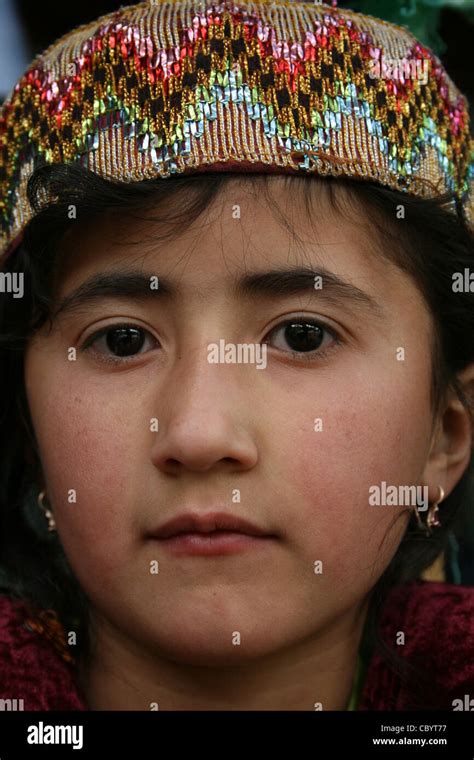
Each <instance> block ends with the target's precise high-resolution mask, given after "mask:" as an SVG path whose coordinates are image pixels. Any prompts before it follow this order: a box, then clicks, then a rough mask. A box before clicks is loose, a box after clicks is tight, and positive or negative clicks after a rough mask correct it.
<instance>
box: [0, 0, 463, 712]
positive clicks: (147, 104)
mask: <svg viewBox="0 0 474 760" xmlns="http://www.w3.org/2000/svg"><path fill="white" fill-rule="evenodd" d="M381 56H387V57H388V56H390V57H392V58H393V57H394V56H398V58H399V59H407V60H410V61H416V60H421V59H423V60H424V61H427V62H428V64H429V65H428V69H429V79H428V82H427V84H422V83H421V82H420V81H418V80H417V79H416V78H412V79H410V78H408V77H405V75H403V74H400V78H399V79H393V78H387V77H384V76H383V71H384V69H383V67H379V73H378V75H376V76H374V75H373V74H374V71H373V66H372V63H373V61H374V60H380V58H381ZM425 68H426V67H424V68H423V70H425ZM404 70H405V69H404V68H403V67H402V66H399V67H398V68H397V69H396V71H398V72H401V71H404ZM411 70H412V71H413V72H416V71H418V70H421V67H419V66H416V65H413V66H412V67H411ZM1 119H2V120H1V128H0V140H1V147H2V151H1V156H2V164H1V172H2V173H1V175H0V179H1V180H2V210H3V217H2V219H3V237H2V252H3V274H4V279H3V282H4V283H5V292H4V294H2V299H1V308H2V312H1V322H2V330H1V334H2V362H3V372H2V383H3V385H4V388H3V393H2V394H1V398H2V399H3V401H2V427H1V431H2V432H1V436H2V438H1V440H2V456H1V468H2V473H1V475H2V477H1V478H0V482H1V496H0V505H1V520H2V524H1V528H2V529H1V555H0V559H1V568H2V589H3V596H2V597H1V602H0V621H1V622H0V697H1V698H2V699H4V700H14V699H21V700H23V702H24V708H25V709H27V710H36V709H49V710H55V709H74V710H127V709H132V710H156V709H162V710H189V709H193V710H226V709H231V710H321V709H322V710H346V709H365V710H378V709H394V710H402V709H449V710H452V709H460V708H459V704H460V702H461V703H462V704H464V703H463V702H462V700H463V699H464V696H465V695H466V694H469V693H471V694H472V693H473V692H472V689H473V688H474V666H473V665H472V664H471V663H472V643H471V642H472V633H473V627H474V623H473V616H472V612H473V609H474V592H473V591H472V589H471V588H470V587H468V586H463V585H461V584H459V583H456V582H455V581H456V577H455V576H454V574H453V573H454V571H453V570H452V569H450V566H449V560H450V557H451V554H450V550H449V547H450V543H449V542H450V540H451V537H452V531H453V528H455V525H456V519H457V515H458V514H459V513H460V511H461V510H463V509H464V510H465V509H466V508H469V507H470V506H471V503H472V494H470V492H469V488H468V486H469V480H468V478H469V472H470V459H471V451H472V390H473V385H474V349H473V345H474V343H473V340H472V337H473V319H474V317H473V314H474V311H473V303H472V299H473V295H472V288H471V287H470V284H469V283H470V274H469V273H470V271H471V269H472V266H473V258H472V208H471V201H472V193H471V188H472V177H473V172H472V164H471V163H470V148H471V143H470V138H469V123H468V113H467V104H466V101H465V99H464V98H463V97H462V95H461V94H460V93H459V92H458V91H457V90H456V88H455V86H454V84H453V83H452V82H451V80H450V79H449V77H448V75H447V74H446V72H444V71H443V69H442V67H441V64H440V63H439V61H437V59H435V58H434V57H433V56H432V55H431V54H430V53H429V51H427V50H425V49H424V48H423V47H422V46H421V45H419V44H418V43H417V42H416V40H414V39H413V38H412V37H411V35H410V34H409V33H408V32H407V31H406V30H403V29H400V28H398V27H394V26H391V25H389V24H386V23H384V22H381V21H378V20H376V19H373V18H368V17H364V16H362V15H359V14H356V13H352V12H350V11H344V12H342V11H338V9H336V8H333V7H329V6H323V5H321V4H312V3H303V2H301V3H300V2H276V3H268V2H242V3H239V4H238V5H234V4H232V3H222V4H219V5H212V4H210V3H200V4H196V3H195V2H194V0H185V1H184V2H177V0H171V1H170V2H163V3H148V2H144V3H141V4H139V5H136V6H131V7H127V8H122V9H120V10H119V11H117V12H116V13H114V14H111V15H110V16H107V17H102V18H101V19H99V20H98V21H97V22H94V23H92V24H89V25H86V26H83V27H80V28H78V29H76V30H73V31H72V32H71V33H70V34H68V35H67V36H66V37H64V38H63V39H62V40H60V41H59V42H57V43H55V44H54V45H53V46H52V47H51V48H49V49H48V51H46V53H45V54H44V55H43V56H41V57H40V58H39V59H37V60H36V61H34V62H33V64H32V65H31V67H30V69H29V70H28V72H27V73H26V74H25V76H24V77H23V78H22V80H21V81H20V82H19V84H18V85H17V87H16V88H15V90H14V92H13V93H12V96H11V98H10V99H9V100H7V102H6V103H5V104H4V107H3V110H2V116H1ZM460 273H462V277H461V280H460V279H459V275H460ZM455 281H456V283H457V284H458V286H457V287H453V284H454V282H455ZM461 281H462V283H464V285H463V287H459V283H460V282H461ZM21 282H22V283H23V286H24V293H23V297H18V295H19V289H18V288H17V290H16V292H13V283H17V285H18V284H19V283H21ZM15 296H16V297H15ZM216 347H218V348H219V350H218V351H217V352H216ZM257 348H258V349H259V351H258V352H257V351H256V350H255V349H257ZM251 349H254V350H253V351H252V350H251ZM260 354H262V355H263V357H264V359H265V361H264V362H261V363H259V365H258V366H257V362H256V361H255V357H256V356H257V355H260ZM216 355H217V357H218V359H217V360H215V357H216ZM211 356H212V357H213V358H211ZM244 356H245V357H246V359H245V360H244V359H242V357H244ZM239 357H240V358H239ZM252 357H253V359H252ZM260 369H261V370H263V371H259V370H260ZM433 563H436V564H435V568H439V566H441V571H440V570H439V569H438V570H437V571H436V573H437V574H435V577H436V578H437V580H434V581H433V580H431V581H429V580H426V578H427V577H428V576H427V572H429V573H431V576H430V577H433V576H432V574H433ZM457 580H459V578H458V579H457Z"/></svg>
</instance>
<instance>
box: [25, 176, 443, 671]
mask: <svg viewBox="0 0 474 760" xmlns="http://www.w3.org/2000/svg"><path fill="white" fill-rule="evenodd" d="M305 187H307V186H306V185H305ZM271 189H272V194H273V198H274V199H275V201H276V202H277V204H278V207H279V208H280V207H282V211H283V213H285V214H290V216H291V220H292V222H293V223H294V225H295V229H296V230H297V231H298V234H299V236H300V240H299V242H298V243H297V242H295V240H294V239H293V237H292V235H291V233H290V231H288V230H287V229H286V228H285V227H283V226H281V224H280V223H279V221H278V213H277V214H276V215H275V212H274V210H272V208H271V207H270V206H269V205H268V204H267V203H266V202H264V201H263V200H261V196H260V199H259V195H258V193H257V194H253V193H252V192H251V186H250V185H249V184H247V183H246V182H245V181H237V180H233V181H232V182H231V183H230V184H229V185H227V186H226V188H225V189H224V191H223V192H222V193H221V194H220V195H219V196H218V198H217V200H215V201H214V203H213V205H212V207H211V209H210V212H209V213H208V214H206V215H205V218H203V217H201V218H200V219H199V220H198V221H197V222H195V223H193V224H191V225H190V226H189V227H188V228H186V229H183V231H182V234H180V236H179V237H177V238H175V239H173V240H171V241H170V240H168V241H165V242H160V241H157V240H156V239H155V240H154V238H153V229H154V226H153V225H154V224H155V223H145V222H143V221H141V222H138V221H137V220H134V221H131V220H130V219H126V218H124V217H123V216H122V217H121V216H118V215H117V216H113V215H105V216H103V217H101V218H100V220H99V221H98V222H95V223H94V224H93V225H90V226H88V227H86V226H84V225H83V226H82V227H80V228H79V229H78V231H79V230H80V231H79V234H77V231H72V232H71V233H70V234H69V235H68V236H67V237H66V238H65V241H64V244H63V250H62V264H61V269H60V271H59V272H58V277H57V287H56V292H55V305H56V306H58V305H59V303H60V302H62V301H63V300H64V299H65V302H64V308H63V309H62V310H61V311H60V313H59V314H58V316H57V318H56V320H55V322H54V328H53V330H52V331H50V332H48V331H47V330H46V329H44V330H42V331H41V332H40V333H38V334H37V335H36V336H35V337H34V339H32V341H31V342H30V345H29V347H28V350H27V355H26V362H25V379H26V387H27V396H28V401H29V405H30V410H31V415H32V420H33V425H34V428H35V432H36V436H37V440H38V445H39V451H40V455H41V461H42V465H43V471H44V477H45V486H46V489H47V494H48V499H49V501H50V503H51V505H52V508H53V511H54V513H55V518H56V525H57V530H58V533H59V536H60V540H61V542H62V544H63V546H64V549H65V552H66V554H67V556H68V559H69V562H70V564H71V566H72V568H73V570H74V572H75V574H76V576H77V578H78V580H79V582H80V584H81V585H82V587H83V589H84V590H85V592H86V594H87V595H88V597H89V598H90V600H91V603H92V607H93V612H94V615H95V619H96V621H98V620H100V621H102V624H103V625H106V626H107V628H108V629H109V630H114V631H115V632H116V633H117V634H118V635H120V636H121V637H125V638H126V639H127V640H129V641H131V642H133V643H134V644H137V645H140V647H142V648H143V647H146V648H147V651H149V652H154V653H155V654H162V655H164V656H166V657H170V658H172V659H175V660H178V661H180V662H189V663H201V664H205V663H209V664H224V663H229V662H235V661H236V660H237V661H238V660H239V659H245V658H254V657H256V656H263V655H265V654H270V653H275V652H277V651H283V649H284V648H287V647H289V646H291V645H295V644H296V643H298V642H302V641H303V640H315V639H316V637H318V636H319V635H320V634H321V632H322V631H323V630H327V629H328V628H327V627H328V626H329V627H331V626H337V624H338V623H339V622H340V621H342V620H344V619H347V618H348V617H350V615H351V613H352V612H353V611H354V610H356V609H359V608H360V607H361V606H362V604H363V602H364V601H365V600H366V598H367V595H368V593H369V591H370V589H371V588H372V587H373V586H374V584H375V582H376V581H377V579H378V578H379V576H380V575H381V574H382V572H383V570H384V569H385V567H386V566H387V564H388V563H389V561H390V559H391V558H392V556H393V555H394V553H395V551H396V550H397V547H398V544H399V542H400V540H401V537H402V535H403V533H404V530H405V528H406V525H407V521H408V518H409V515H408V512H407V510H406V509H403V508H402V507H393V506H383V505H382V506H373V505H371V504H370V503H369V489H370V488H371V487H373V486H380V485H381V483H382V482H383V481H385V482H386V483H387V485H397V486H398V485H402V486H408V485H414V484H419V485H422V484H423V483H424V471H425V468H426V466H427V461H428V458H429V454H430V448H431V444H432V437H431V430H432V412H431V407H430V384H431V348H430V347H431V335H432V329H433V328H432V324H431V318H430V315H429V312H428V310H427V308H426V307H425V304H424V301H423V300H422V297H421V295H420V293H419V291H418V290H417V288H416V286H415V284H414V283H413V281H412V280H411V279H410V278H409V277H408V275H406V274H404V273H403V272H402V271H401V270H399V269H398V268H396V267H395V266H394V265H392V264H390V263H389V262H388V261H387V260H386V259H385V258H383V257H382V255H381V254H380V252H379V255H378V256H377V255H376V252H374V251H373V248H374V247H375V246H376V243H375V240H374V236H373V233H371V232H370V229H369V227H368V224H364V220H363V219H362V218H361V219H359V221H357V219H354V221H350V220H349V219H347V218H346V217H345V216H342V215H341V216H339V215H338V214H337V213H336V212H335V211H334V210H332V209H331V208H330V206H329V204H326V202H325V201H324V200H323V198H322V197H321V198H320V199H319V200H320V202H319V205H318V212H317V213H315V218H314V219H313V223H314V227H312V226H311V223H310V221H309V220H308V217H307V215H306V211H305V205H304V202H303V198H302V197H296V196H295V195H294V194H293V193H291V194H290V193H289V192H288V188H287V186H286V185H285V183H284V182H282V181H281V178H274V179H273V180H272V183H271ZM156 229H158V228H156ZM301 268H304V269H305V270H306V274H305V273H304V272H303V271H302V270H301ZM297 269H298V270H299V271H296V270H297ZM268 272H273V275H272V276H269V275H267V273H268ZM319 272H321V273H322V275H323V279H322V281H320V280H318V279H315V277H316V278H317V275H318V273H319ZM110 277H115V278H120V282H121V284H119V283H118V280H117V281H116V282H112V281H111V280H110V279H107V278H110ZM155 277H158V287H157V288H156V285H157V281H156V280H155V279H153V278H155ZM140 278H143V282H141V281H140ZM150 278H152V279H150ZM140 282H141V288H140ZM239 285H240V287H238V286H239ZM288 322H290V323H293V324H296V325H299V324H300V325H301V324H302V325H303V326H302V327H300V328H299V329H298V327H295V328H288V329H286V325H287V323H288ZM308 322H309V326H307V328H306V331H305V328H304V325H308ZM314 323H317V325H319V329H318V327H314V326H313V327H312V326H311V325H314ZM117 325H119V326H122V328H123V325H129V326H130V328H131V329H129V330H128V331H127V330H125V332H123V330H122V332H120V330H118V329H117V327H116V326H117ZM106 331H108V332H106ZM305 334H306V337H305ZM220 341H222V342H223V343H224V344H225V345H228V344H232V345H233V346H234V347H235V348H236V349H237V347H238V346H239V345H241V344H247V345H248V344H252V345H253V346H254V347H255V346H256V347H257V348H256V351H255V357H256V358H255V359H254V361H253V363H252V361H251V360H250V363H244V362H242V361H241V362H238V361H234V362H233V363H232V362H230V363H223V362H220V363H219V362H218V363H213V362H210V361H208V355H209V350H208V347H209V345H210V344H218V345H219V342H220ZM262 345H263V349H262V348H259V347H262ZM120 347H122V349H121V350H122V354H121V353H120ZM265 347H266V361H263V357H264V356H265ZM308 349H310V350H308ZM259 351H261V353H259ZM126 354H127V355H126ZM258 357H260V359H261V361H260V367H259V364H258ZM212 512H224V513H226V514H229V515H234V516H237V517H240V518H243V519H245V520H247V521H250V522H251V523H253V524H254V525H256V526H258V527H259V528H260V529H262V530H263V531H264V532H265V533H266V534H271V536H273V538H266V539H260V540H255V539H254V540H253V541H250V542H249V543H248V544H246V545H245V546H241V547H240V548H239V549H238V550H232V551H230V552H229V553H217V554H211V555H199V554H197V555H196V554H192V553H187V552H185V551H181V552H179V551H176V550H173V547H172V544H173V542H170V541H168V542H166V541H165V540H163V539H157V538H156V537H153V536H152V534H153V532H154V531H156V530H157V529H158V528H159V527H160V526H161V525H163V524H164V523H165V522H166V521H168V520H170V519H172V518H174V517H176V516H178V515H181V514H183V513H195V514H197V513H199V514H200V515H204V514H209V513H212ZM211 540H212V539H209V541H211ZM315 563H316V564H315ZM239 635H240V636H239ZM238 642H240V643H238Z"/></svg>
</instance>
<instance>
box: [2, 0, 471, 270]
mask: <svg viewBox="0 0 474 760" xmlns="http://www.w3.org/2000/svg"><path fill="white" fill-rule="evenodd" d="M335 5H336V4H335V3H328V4H319V3H313V2H300V1H299V0H294V2H292V3H291V12H290V6H289V2H288V0H286V1H285V0H274V1H273V2H270V0H256V1H255V2H252V3H250V2H247V0H243V2H235V1H234V0H222V2H213V0H205V1H204V0H203V2H202V3H201V5H200V6H198V5H196V3H195V2H194V1H193V0H168V2H167V3H166V9H167V10H166V16H167V19H166V23H163V22H162V21H161V20H160V14H159V11H160V9H161V8H162V7H163V8H164V7H165V5H164V4H163V5H162V4H161V2H158V0H156V2H153V0H150V1H149V2H142V3H139V4H138V5H135V6H127V7H123V8H120V9H119V10H117V11H115V12H114V13H113V14H110V15H109V16H107V17H103V18H102V19H101V22H100V24H99V23H98V22H92V23H91V24H88V25H85V26H83V27H79V28H78V29H76V30H73V31H72V32H71V33H70V34H69V35H66V37H64V38H62V39H61V40H59V41H58V43H56V44H54V45H53V46H51V47H50V48H49V49H48V50H47V51H46V52H45V53H44V54H43V55H41V56H39V57H38V58H37V59H36V60H35V61H33V63H32V64H31V66H30V67H29V69H28V71H27V72H26V73H25V75H24V76H23V77H22V78H21V79H20V81H19V82H18V83H17V85H16V86H15V88H14V89H13V91H12V94H11V95H10V97H9V98H7V100H6V101H5V102H4V104H3V106H2V107H1V110H0V194H1V195H0V222H1V227H0V256H1V255H2V254H3V253H5V251H7V250H8V248H9V246H10V245H11V244H12V243H13V241H14V240H17V239H18V235H19V233H21V232H22V230H23V229H24V227H25V226H26V224H27V222H28V221H29V219H30V218H31V216H32V211H31V209H30V208H29V206H28V203H27V200H26V183H27V179H28V176H29V174H30V173H31V170H32V169H34V168H35V167H36V166H37V165H38V164H39V163H40V162H44V161H46V162H49V163H51V162H58V161H65V162H78V163H80V164H81V165H82V166H87V167H89V168H93V170H94V171H96V172H97V173H98V174H100V175H102V176H107V165H108V164H109V163H110V156H111V155H112V156H117V157H118V159H119V160H118V162H117V165H115V166H113V171H114V174H115V176H116V177H117V179H125V180H129V181H136V180H139V179H145V178H148V177H150V176H152V175H153V174H154V175H155V176H159V177H163V178H166V177H168V176H170V175H172V174H174V173H177V172H183V171H185V170H193V171H198V170H199V167H200V166H201V165H202V166H204V165H211V164H213V163H216V162H228V163H229V165H230V166H231V167H235V166H237V165H238V162H239V161H246V162H255V160H256V158H257V157H256V156H255V146H256V145H261V146H263V150H264V154H263V155H261V156H259V157H258V158H259V159H260V160H261V162H262V163H263V164H267V165H268V166H269V167H270V165H273V167H274V168H275V167H277V168H278V170H279V171H281V172H285V171H287V170H290V171H292V170H293V171H294V170H295V169H298V170H301V171H304V172H316V173H318V172H320V173H322V174H328V173H329V174H331V173H332V174H335V175H339V174H341V173H345V174H347V175H348V176H359V177H365V178H372V179H374V180H377V181H379V182H381V183H382V184H384V185H387V186H389V187H392V188H394V189H398V190H404V191H406V192H410V193H412V194H415V195H432V194H438V193H442V192H444V191H445V190H451V191H452V192H454V193H455V194H456V195H457V196H458V198H460V199H461V200H463V201H466V200H467V199H468V196H469V204H470V205H471V204H472V193H470V188H471V186H472V184H473V179H474V150H473V146H474V143H473V141H472V140H471V138H470V133H469V112H468V107H467V101H466V99H465V98H464V96H463V95H462V94H461V93H460V92H459V90H457V88H456V87H455V85H454V84H453V83H452V81H451V80H450V79H449V77H448V75H447V73H446V72H445V71H444V69H443V67H442V66H441V65H440V64H439V62H438V61H437V59H436V58H434V57H433V55H432V54H431V53H430V51H428V50H427V49H426V48H425V47H424V46H423V45H421V44H420V43H418V42H416V41H415V42H414V41H413V38H412V37H411V35H410V34H409V33H408V32H405V31H404V30H401V29H400V28H399V27H395V26H392V25H390V24H387V23H385V22H378V21H377V20H376V19H373V18H370V19H369V18H368V17H365V16H363V15H361V14H359V13H354V12H352V11H346V10H342V9H337V8H336V7H335ZM163 12H164V11H163ZM185 19H191V21H190V23H189V25H187V24H186V21H185ZM308 27H310V28H308ZM144 30H146V34H145V31H144ZM73 35H74V44H71V39H72V36H73ZM394 49H397V50H399V51H400V52H403V55H404V59H406V60H407V61H409V62H412V63H413V64H416V62H417V61H419V62H421V63H422V62H423V61H425V60H428V62H429V64H430V68H429V75H430V78H429V82H428V85H426V86H425V85H423V84H422V83H421V82H420V81H418V80H414V79H410V77H409V76H408V75H407V74H406V72H404V73H403V74H402V76H397V77H396V78H393V79H384V78H383V77H381V76H379V77H378V78H375V79H372V78H371V76H370V73H369V72H370V66H371V64H372V63H373V62H374V61H380V60H383V58H384V57H385V55H386V51H387V50H394ZM74 54H76V57H74ZM68 67H70V68H68ZM204 135H205V139H202V138H203V136H204ZM257 135H258V141H257ZM111 141H113V149H111V150H108V148H107V145H108V144H109V143H110V142H111ZM125 155H126V160H125ZM121 156H124V159H123V160H122V159H121ZM295 156H298V158H297V159H296V158H295ZM106 162H108V164H107V163H106ZM26 169H28V171H26ZM258 170H259V171H261V170H262V169H261V167H259V169H258ZM466 205H467V204H466Z"/></svg>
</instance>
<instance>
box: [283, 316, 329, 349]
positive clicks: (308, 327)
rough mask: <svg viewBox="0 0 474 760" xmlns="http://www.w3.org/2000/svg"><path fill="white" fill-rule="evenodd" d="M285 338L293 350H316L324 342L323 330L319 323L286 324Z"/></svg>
mask: <svg viewBox="0 0 474 760" xmlns="http://www.w3.org/2000/svg"><path fill="white" fill-rule="evenodd" d="M285 338H286V340H287V341H288V344H289V345H290V346H291V348H292V350H293V351H314V350H315V349H316V348H319V346H320V345H321V343H322V339H323V331H322V329H321V328H320V327H319V326H318V325H312V324H308V323H301V322H295V323H293V324H290V325H287V326H286V329H285Z"/></svg>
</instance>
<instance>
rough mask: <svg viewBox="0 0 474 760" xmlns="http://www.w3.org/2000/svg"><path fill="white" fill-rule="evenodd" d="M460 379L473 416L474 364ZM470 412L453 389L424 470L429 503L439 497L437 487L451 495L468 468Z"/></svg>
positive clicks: (465, 370)
mask: <svg viewBox="0 0 474 760" xmlns="http://www.w3.org/2000/svg"><path fill="white" fill-rule="evenodd" d="M457 377H458V381H459V383H460V385H461V388H462V390H463V392H464V395H465V396H466V399H467V401H468V404H469V405H470V409H471V413H472V409H473V407H474V364H469V365H468V367H466V368H465V369H464V370H463V371H462V372H461V373H459V375H458V376H457ZM471 413H470V411H469V409H466V407H465V406H464V405H463V404H462V403H461V401H460V400H459V398H458V396H457V395H456V393H455V392H454V390H451V391H450V392H449V395H448V398H447V400H446V402H445V405H444V409H443V410H442V412H441V414H440V418H439V420H438V423H437V425H436V429H435V432H434V434H433V441H432V446H431V451H430V455H429V458H428V461H427V463H426V466H425V469H424V471H423V481H424V483H426V485H427V486H428V488H429V500H430V502H432V501H436V499H437V498H438V496H439V490H438V486H442V487H443V488H444V492H445V497H446V496H448V495H449V494H450V493H451V491H452V490H453V489H454V487H455V486H456V484H457V483H458V482H459V480H460V479H461V477H462V475H463V473H464V471H465V470H466V468H467V467H468V466H469V462H470V459H471V453H472V446H473V421H472V416H471Z"/></svg>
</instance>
